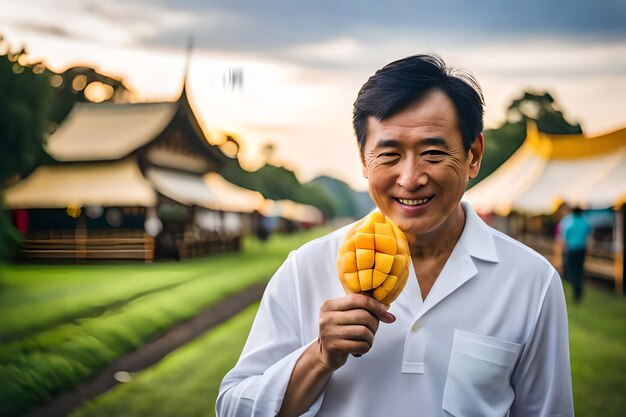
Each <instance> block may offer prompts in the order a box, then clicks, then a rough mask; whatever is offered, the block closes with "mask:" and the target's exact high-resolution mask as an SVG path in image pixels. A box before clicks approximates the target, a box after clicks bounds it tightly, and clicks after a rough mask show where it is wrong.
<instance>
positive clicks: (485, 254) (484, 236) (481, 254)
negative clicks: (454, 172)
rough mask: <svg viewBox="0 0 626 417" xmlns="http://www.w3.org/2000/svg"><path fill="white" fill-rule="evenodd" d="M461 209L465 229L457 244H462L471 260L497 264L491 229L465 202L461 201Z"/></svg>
mask: <svg viewBox="0 0 626 417" xmlns="http://www.w3.org/2000/svg"><path fill="white" fill-rule="evenodd" d="M461 207H463V211H464V212H465V227H464V228H463V233H462V234H461V237H460V238H459V241H458V244H459V243H460V244H462V245H463V246H464V247H465V250H466V251H467V253H468V254H469V255H470V256H472V257H473V258H478V259H482V260H485V261H489V262H498V252H497V251H496V245H495V243H494V240H493V231H492V229H491V228H490V227H489V226H487V224H486V223H485V222H484V221H483V220H482V219H481V218H480V217H479V216H478V214H477V213H476V211H474V209H473V208H472V206H470V205H469V203H468V202H467V201H461Z"/></svg>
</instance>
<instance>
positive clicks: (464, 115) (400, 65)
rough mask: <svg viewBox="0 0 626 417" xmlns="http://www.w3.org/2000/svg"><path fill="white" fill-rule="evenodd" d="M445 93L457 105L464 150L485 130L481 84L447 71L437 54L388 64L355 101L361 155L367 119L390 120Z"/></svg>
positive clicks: (466, 76) (463, 74)
mask: <svg viewBox="0 0 626 417" xmlns="http://www.w3.org/2000/svg"><path fill="white" fill-rule="evenodd" d="M433 89H438V90H441V91H443V92H444V93H445V94H446V95H447V96H448V97H449V98H450V99H451V100H452V102H453V103H454V107H455V109H456V113H457V119H458V123H459V130H460V131H461V136H462V138H463V146H464V147H465V150H469V148H470V146H472V143H474V140H475V139H476V137H478V135H479V134H480V133H481V132H482V130H483V114H484V105H485V102H484V98H483V93H482V91H481V88H480V85H479V84H478V81H477V80H476V79H475V78H474V77H473V76H472V75H471V74H470V73H468V72H465V71H458V70H455V69H453V68H448V67H447V66H446V64H445V63H444V62H443V60H442V59H441V58H440V57H439V56H437V55H429V54H422V55H413V56H409V57H407V58H403V59H400V60H398V61H394V62H392V63H390V64H387V65H385V66H384V67H382V68H381V69H379V70H378V71H376V73H375V74H374V75H372V76H371V77H370V78H369V79H368V80H367V82H366V83H365V84H363V87H361V90H360V91H359V94H358V95H357V98H356V101H355V102H354V112H353V117H352V124H353V126H354V132H355V133H356V137H357V141H358V144H359V149H360V150H361V155H363V150H364V147H365V139H366V136H367V118H368V117H369V116H373V117H375V118H377V119H378V120H379V121H383V120H385V119H386V118H389V117H391V116H393V115H395V114H397V113H399V112H401V111H402V110H404V109H405V108H406V107H408V106H409V105H411V104H412V103H414V102H415V101H416V100H417V99H419V98H420V97H422V96H423V95H424V94H426V93H427V92H428V91H430V90H433Z"/></svg>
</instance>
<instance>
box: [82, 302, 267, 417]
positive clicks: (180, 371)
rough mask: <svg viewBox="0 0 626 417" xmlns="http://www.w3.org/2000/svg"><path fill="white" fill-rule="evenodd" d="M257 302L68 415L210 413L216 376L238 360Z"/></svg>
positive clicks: (153, 416)
mask: <svg viewBox="0 0 626 417" xmlns="http://www.w3.org/2000/svg"><path fill="white" fill-rule="evenodd" d="M257 307H258V305H253V306H251V307H248V308H247V309H246V310H244V311H243V312H242V313H240V314H238V315H237V316H235V317H234V318H232V319H230V320H229V321H227V322H225V323H223V324H222V325H220V326H219V327H217V328H215V329H214V330H212V331H210V332H207V333H206V334H205V335H204V336H202V337H200V338H198V339H196V340H195V341H193V342H192V343H189V344H187V345H186V346H184V347H182V348H180V349H178V350H176V351H175V352H173V353H172V354H170V355H169V356H167V357H166V358H164V359H163V360H162V361H161V362H159V363H158V364H156V365H155V366H153V367H151V368H149V369H147V370H145V371H143V372H139V373H138V374H136V375H134V376H133V379H132V382H130V383H126V384H123V385H118V386H117V387H116V388H114V389H112V390H111V391H109V392H108V393H107V394H105V395H102V396H100V397H98V398H96V399H95V400H93V401H91V402H89V403H87V404H85V405H84V406H83V407H81V408H79V409H78V410H76V411H75V412H74V413H72V414H70V416H71V417H97V416H103V417H104V416H150V417H168V416H185V417H193V416H214V415H215V400H216V399H217V391H218V389H219V385H220V382H221V380H222V377H223V376H224V374H226V372H228V370H229V369H230V368H232V366H233V365H234V364H235V362H236V361H237V357H238V356H239V352H241V349H242V348H243V344H244V342H245V340H246V337H247V335H248V331H249V330H250V326H251V325H252V320H253V318H254V314H255V313H256V309H257ZM172 387H176V388H175V389H172Z"/></svg>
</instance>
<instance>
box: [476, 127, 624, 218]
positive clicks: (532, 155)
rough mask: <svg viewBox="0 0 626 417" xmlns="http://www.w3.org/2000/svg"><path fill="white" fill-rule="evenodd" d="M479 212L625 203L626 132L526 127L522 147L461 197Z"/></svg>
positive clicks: (505, 212)
mask: <svg viewBox="0 0 626 417" xmlns="http://www.w3.org/2000/svg"><path fill="white" fill-rule="evenodd" d="M464 198H465V199H466V200H468V201H469V202H470V203H471V204H472V206H473V207H474V208H475V209H476V210H477V211H479V212H482V213H490V212H493V213H496V214H498V215H501V216H506V215H508V214H509V213H510V212H511V211H517V212H521V213H526V214H531V215H539V214H551V213H554V211H555V210H556V209H557V208H558V207H559V205H560V204H561V203H567V204H568V205H572V206H573V205H578V206H581V207H583V208H586V209H595V208H607V207H614V206H617V207H619V206H621V205H622V204H623V203H624V202H626V128H622V129H619V130H616V131H614V132H610V133H607V134H603V135H599V136H595V137H586V136H584V135H563V136H557V135H547V134H544V133H541V132H539V131H538V130H537V128H536V126H535V125H534V124H530V123H529V128H528V132H527V136H526V139H525V141H524V143H523V144H522V146H521V147H520V148H519V149H518V150H517V151H516V152H515V153H514V154H513V155H512V156H511V158H509V159H508V160H507V161H506V162H505V163H504V164H502V166H500V167H499V168H498V169H497V170H496V171H494V172H493V173H492V174H491V175H489V177H487V178H485V179H484V180H483V181H481V182H480V183H478V184H477V185H476V186H474V187H472V188H471V189H470V190H469V191H467V193H466V194H465V197H464Z"/></svg>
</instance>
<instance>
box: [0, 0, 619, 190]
mask: <svg viewBox="0 0 626 417" xmlns="http://www.w3.org/2000/svg"><path fill="white" fill-rule="evenodd" d="M0 34H1V35H3V36H4V37H5V39H7V40H8V41H9V42H10V44H11V46H12V47H13V48H19V47H21V46H23V45H24V46H26V48H27V50H28V52H29V56H30V57H31V59H32V60H42V61H43V62H45V63H46V64H47V65H48V66H49V67H50V68H52V69H54V70H57V71H61V70H64V69H65V68H67V67H68V66H71V65H76V64H86V65H90V66H94V67H96V68H97V69H99V70H100V71H102V72H104V73H107V74H108V75H112V76H117V77H121V78H123V79H124V81H125V83H126V85H127V86H128V87H130V89H131V90H132V91H133V93H134V97H135V99H136V100H164V99H166V100H173V99H175V98H176V96H177V94H179V92H180V88H181V83H182V80H183V77H184V68H185V63H186V60H187V58H186V56H187V54H186V49H187V44H188V42H189V39H190V38H193V49H192V53H191V57H190V61H189V74H188V81H189V90H190V91H189V93H190V97H191V99H192V102H193V104H194V106H195V109H196V110H197V113H198V117H199V118H200V119H201V122H202V123H203V124H204V126H205V127H206V128H207V129H208V130H212V129H217V130H225V131H229V132H233V133H236V134H237V135H238V136H239V137H240V138H241V139H242V141H243V150H242V156H241V158H242V159H243V162H244V164H245V165H246V166H247V167H249V168H254V166H255V165H256V164H258V163H259V161H260V159H259V156H258V155H259V150H260V149H261V148H262V147H263V145H264V144H266V143H269V142H272V143H274V144H275V146H276V151H275V153H274V155H273V157H272V160H271V162H272V163H275V164H279V165H285V166H287V167H289V168H291V169H294V170H295V171H296V172H297V174H298V176H299V177H300V179H301V180H303V181H306V180H310V179H312V178H314V177H315V176H317V175H320V174H328V175H332V176H335V177H338V178H340V179H342V180H344V181H346V182H348V183H350V184H351V185H353V186H354V187H355V188H358V189H364V186H365V182H364V179H363V178H362V176H361V171H360V167H359V164H360V162H359V158H358V153H357V150H356V144H355V139H354V135H353V132H352V126H351V112H352V103H353V101H354V98H355V96H356V93H357V91H358V89H359V88H360V86H361V85H362V84H363V83H364V82H365V81H366V80H367V77H368V76H370V75H371V74H372V73H373V72H374V71H375V70H376V69H378V68H379V67H381V66H382V65H384V64H386V63H388V62H390V61H392V60H395V59H397V58H401V57H403V56H407V55H411V54H415V53H420V52H436V53H438V54H439V55H441V56H442V57H443V58H444V60H446V61H447V62H448V64H450V65H451V66H454V67H459V68H465V69H469V70H470V71H471V72H472V73H473V74H474V75H475V76H476V77H477V78H478V80H479V81H480V83H481V84H482V86H483V90H484V93H485V98H486V103H487V108H486V124H487V126H488V127H495V126H497V125H498V124H499V123H501V121H502V120H503V118H504V110H505V108H506V106H507V105H508V103H509V102H510V101H511V100H512V99H514V98H515V97H516V96H518V95H519V94H520V93H521V92H522V91H523V89H535V90H539V91H543V90H548V91H550V92H551V93H552V94H553V96H555V98H556V99H557V100H558V102H559V103H560V104H561V106H562V108H563V109H564V110H565V111H566V115H567V116H568V117H569V119H570V120H572V121H577V122H580V123H581V124H582V127H583V130H584V131H585V132H586V133H588V134H591V135H593V134H597V133H600V132H602V131H606V130H612V129H615V128H617V127H621V126H624V125H626V2H625V1H619V0H595V1H580V0H579V1H576V0H571V1H565V0H556V1H545V0H527V1H508V0H504V1H503V0H500V1H496V0H484V1H481V0H477V1H473V2H471V1H465V0H440V1H438V2H432V1H422V0H413V1H409V0H401V1H398V0H396V1H394V0H391V1H385V2H383V1H372V0H367V1H365V0H362V1H357V0H350V1H341V0H335V1H325V0H322V1H317V2H295V1H285V0H265V1H252V0H238V1H232V0H230V1H229V0H221V1H208V0H161V1H156V0H130V1H129V0H109V1H107V2H104V1H100V0H82V1H79V0H20V1H19V2H18V1H10V0H0ZM230 69H238V70H241V71H242V72H243V80H244V81H243V86H242V88H241V89H229V88H225V87H224V85H223V82H222V81H223V77H224V74H227V73H228V71H229V70H230Z"/></svg>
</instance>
